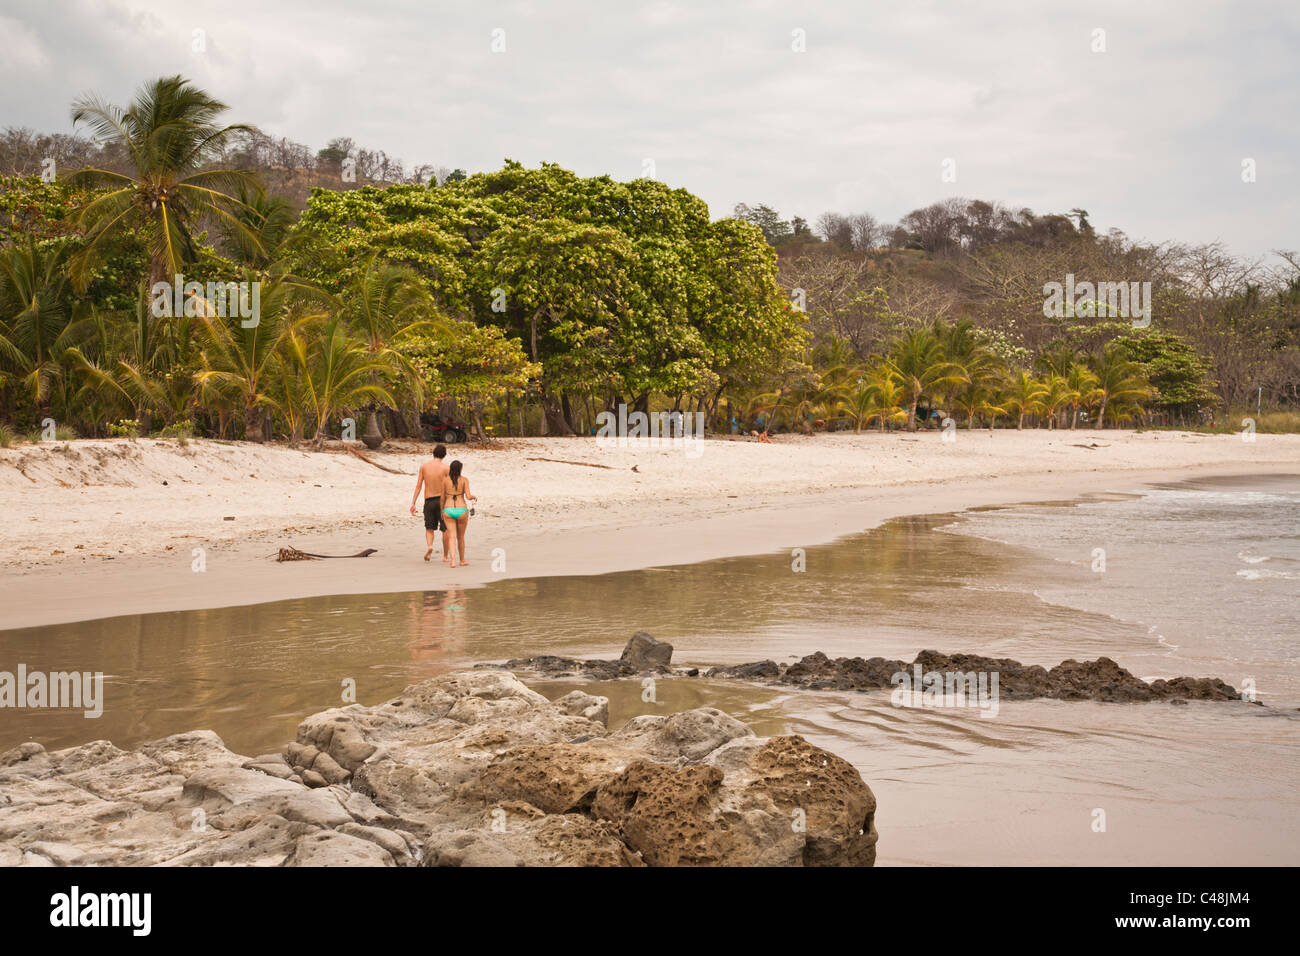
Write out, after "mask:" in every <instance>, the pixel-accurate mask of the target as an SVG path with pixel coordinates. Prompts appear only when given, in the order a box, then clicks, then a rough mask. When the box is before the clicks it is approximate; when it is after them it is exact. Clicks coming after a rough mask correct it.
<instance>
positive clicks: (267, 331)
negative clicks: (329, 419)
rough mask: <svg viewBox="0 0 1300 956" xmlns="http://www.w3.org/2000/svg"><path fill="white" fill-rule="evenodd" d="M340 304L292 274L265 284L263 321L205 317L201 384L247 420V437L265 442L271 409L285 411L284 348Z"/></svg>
mask: <svg viewBox="0 0 1300 956" xmlns="http://www.w3.org/2000/svg"><path fill="white" fill-rule="evenodd" d="M335 307H336V303H335V302H334V301H333V300H332V299H331V298H330V297H329V296H326V295H325V294H324V293H323V292H321V291H320V290H319V289H317V288H316V287H314V286H311V285H309V284H307V283H304V282H302V281H301V280H299V279H296V278H294V277H292V276H281V277H277V278H274V279H270V280H267V281H264V282H262V287H261V302H260V313H259V315H258V321H257V322H256V323H254V324H253V325H252V326H250V327H247V328H246V327H245V325H244V321H243V320H242V319H240V318H239V317H237V316H236V317H233V318H228V319H227V318H221V317H217V316H203V317H202V323H203V324H202V326H201V329H202V331H203V353H202V362H203V367H202V369H201V370H200V371H199V372H198V374H197V375H196V376H195V381H196V382H197V383H198V384H199V385H200V386H201V387H202V388H203V389H205V390H206V391H207V392H209V393H211V394H214V395H215V396H217V397H219V399H220V400H221V401H223V402H225V403H226V404H227V405H228V406H230V407H233V408H236V409H238V410H239V411H240V412H241V413H242V416H243V420H244V438H245V440H247V441H262V438H263V419H264V416H265V414H266V411H267V410H273V409H277V408H280V400H279V397H278V396H277V394H276V392H277V389H276V388H275V385H276V374H277V373H278V372H282V371H283V370H284V366H283V365H282V364H281V359H282V356H281V347H282V346H283V345H284V343H285V341H286V339H287V338H288V337H289V335H290V333H291V332H292V331H293V329H294V328H295V327H296V326H297V325H299V324H300V323H310V322H313V321H318V320H321V319H323V318H325V316H327V315H328V314H329V313H330V312H331V311H332V310H333V309H334V308H335Z"/></svg>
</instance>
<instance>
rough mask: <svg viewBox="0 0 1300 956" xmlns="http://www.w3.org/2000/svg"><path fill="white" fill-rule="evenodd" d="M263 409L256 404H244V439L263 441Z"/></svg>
mask: <svg viewBox="0 0 1300 956" xmlns="http://www.w3.org/2000/svg"><path fill="white" fill-rule="evenodd" d="M262 437H263V436H262V410H261V409H260V408H258V407H257V406H256V405H245V406H244V441H255V442H260V441H262Z"/></svg>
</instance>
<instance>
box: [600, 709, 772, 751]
mask: <svg viewBox="0 0 1300 956" xmlns="http://www.w3.org/2000/svg"><path fill="white" fill-rule="evenodd" d="M753 735H754V732H753V731H752V730H750V729H749V728H748V727H747V726H745V725H744V724H742V723H741V722H740V721H738V720H737V719H736V718H734V717H731V716H729V715H728V714H724V713H723V712H722V711H720V710H716V709H714V708H712V707H697V708H696V709H695V710H687V711H683V712H682V713H679V714H673V715H671V716H669V717H659V716H656V715H646V716H642V717H633V718H632V719H631V720H629V721H628V722H627V723H626V724H625V725H624V726H623V728H622V729H621V730H619V731H618V732H617V733H616V734H614V735H613V736H612V737H611V738H610V739H611V740H617V741H620V742H623V743H627V744H632V745H634V746H635V748H636V750H638V751H639V752H641V753H644V754H646V755H648V756H650V757H653V758H655V759H657V760H662V761H664V762H676V763H679V764H680V763H690V762H693V761H697V760H703V759H704V758H705V757H707V756H708V755H709V754H710V753H712V752H713V751H714V750H717V749H718V748H719V747H721V746H722V745H723V744H725V743H727V742H728V741H731V740H734V739H736V738H737V737H752V736H753Z"/></svg>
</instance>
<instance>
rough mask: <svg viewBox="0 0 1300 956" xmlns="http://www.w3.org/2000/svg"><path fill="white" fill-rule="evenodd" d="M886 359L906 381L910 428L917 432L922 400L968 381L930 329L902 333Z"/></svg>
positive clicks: (891, 369)
mask: <svg viewBox="0 0 1300 956" xmlns="http://www.w3.org/2000/svg"><path fill="white" fill-rule="evenodd" d="M882 361H883V363H884V365H885V367H886V368H888V369H889V371H891V372H892V373H893V374H894V375H896V376H897V377H898V379H899V381H900V382H901V383H902V387H903V395H904V398H905V401H906V402H907V429H908V431H916V409H917V406H918V405H919V404H920V403H921V399H923V398H925V397H926V396H928V395H934V394H937V393H939V392H940V391H941V390H942V389H945V388H948V387H949V386H954V385H962V384H965V383H966V382H967V381H968V378H967V376H966V373H965V372H964V371H963V370H962V368H961V366H959V365H957V364H956V363H954V362H950V361H948V359H947V358H946V357H945V355H944V352H943V344H942V343H941V342H940V341H939V338H938V336H936V335H935V334H934V332H933V331H932V330H930V329H917V330H915V331H912V332H908V333H906V334H904V335H901V336H899V337H898V338H896V339H895V340H894V341H893V343H892V345H891V347H890V350H889V352H888V353H887V354H886V355H885V356H884V358H883V360H882Z"/></svg>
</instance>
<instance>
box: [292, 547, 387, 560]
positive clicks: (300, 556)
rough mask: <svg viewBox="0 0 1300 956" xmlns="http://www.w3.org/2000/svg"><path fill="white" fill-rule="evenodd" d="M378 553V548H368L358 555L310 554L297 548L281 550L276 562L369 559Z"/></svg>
mask: <svg viewBox="0 0 1300 956" xmlns="http://www.w3.org/2000/svg"><path fill="white" fill-rule="evenodd" d="M376 551H377V549H376V548H366V550H364V551H358V552H357V553H356V554H309V553H308V552H306V551H299V550H298V549H297V548H281V549H280V551H279V553H278V554H277V555H276V557H275V560H277V561H315V560H316V559H318V558H368V557H370V556H371V555H372V554H374V553H375V552H376Z"/></svg>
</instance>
